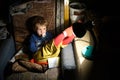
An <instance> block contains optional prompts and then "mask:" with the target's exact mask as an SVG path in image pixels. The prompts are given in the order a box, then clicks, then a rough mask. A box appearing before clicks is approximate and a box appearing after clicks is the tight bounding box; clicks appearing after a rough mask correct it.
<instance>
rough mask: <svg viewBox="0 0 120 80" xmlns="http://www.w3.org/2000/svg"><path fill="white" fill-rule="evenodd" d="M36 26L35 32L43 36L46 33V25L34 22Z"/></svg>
mask: <svg viewBox="0 0 120 80" xmlns="http://www.w3.org/2000/svg"><path fill="white" fill-rule="evenodd" d="M36 27H37V34H38V35H39V36H42V37H44V36H45V35H46V26H45V25H40V24H36Z"/></svg>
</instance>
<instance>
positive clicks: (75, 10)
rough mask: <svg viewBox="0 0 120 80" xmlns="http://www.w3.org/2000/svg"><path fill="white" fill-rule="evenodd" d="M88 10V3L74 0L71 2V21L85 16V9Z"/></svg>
mask: <svg viewBox="0 0 120 80" xmlns="http://www.w3.org/2000/svg"><path fill="white" fill-rule="evenodd" d="M85 10H86V5H85V4H84V3H79V2H73V3H70V20H71V23H74V22H76V21H78V20H79V19H82V18H84V16H85V15H84V14H83V13H84V11H85Z"/></svg>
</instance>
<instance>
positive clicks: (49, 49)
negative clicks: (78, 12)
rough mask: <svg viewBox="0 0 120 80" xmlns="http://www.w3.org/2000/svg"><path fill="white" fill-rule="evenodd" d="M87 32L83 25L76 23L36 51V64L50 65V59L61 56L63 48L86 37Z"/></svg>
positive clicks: (34, 57)
mask: <svg viewBox="0 0 120 80" xmlns="http://www.w3.org/2000/svg"><path fill="white" fill-rule="evenodd" d="M85 32H86V30H85V27H84V24H83V23H80V22H76V23H74V24H73V25H71V26H70V27H68V28H67V29H65V30H64V31H63V32H62V33H61V34H59V35H58V36H57V37H55V38H54V39H53V40H51V41H50V42H49V43H47V44H45V45H43V46H42V47H41V48H40V49H39V50H38V51H36V53H35V54H34V55H33V59H34V62H35V63H37V64H48V62H47V59H48V58H51V57H57V56H59V54H60V50H61V48H64V47H65V46H67V45H68V44H69V43H70V42H72V41H73V39H74V38H75V37H76V36H77V37H82V36H84V34H85Z"/></svg>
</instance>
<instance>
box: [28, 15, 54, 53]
mask: <svg viewBox="0 0 120 80" xmlns="http://www.w3.org/2000/svg"><path fill="white" fill-rule="evenodd" d="M47 24H48V23H47V21H46V20H45V19H44V18H43V17H41V16H36V17H35V18H34V20H33V31H34V33H33V34H32V35H31V37H30V40H29V42H30V45H29V50H30V52H31V53H33V54H34V53H35V52H36V51H37V50H38V49H39V48H40V47H41V46H42V45H43V44H44V43H46V42H47V41H49V40H51V39H52V38H53V35H52V34H51V33H50V32H47Z"/></svg>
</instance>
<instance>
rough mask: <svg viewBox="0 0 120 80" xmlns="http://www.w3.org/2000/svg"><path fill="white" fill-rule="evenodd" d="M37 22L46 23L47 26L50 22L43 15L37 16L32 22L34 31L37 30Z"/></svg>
mask: <svg viewBox="0 0 120 80" xmlns="http://www.w3.org/2000/svg"><path fill="white" fill-rule="evenodd" d="M36 24H40V25H45V26H46V27H47V25H48V22H47V20H45V19H44V17H42V16H35V17H34V20H33V24H32V25H33V31H35V32H36V30H37V27H36Z"/></svg>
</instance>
